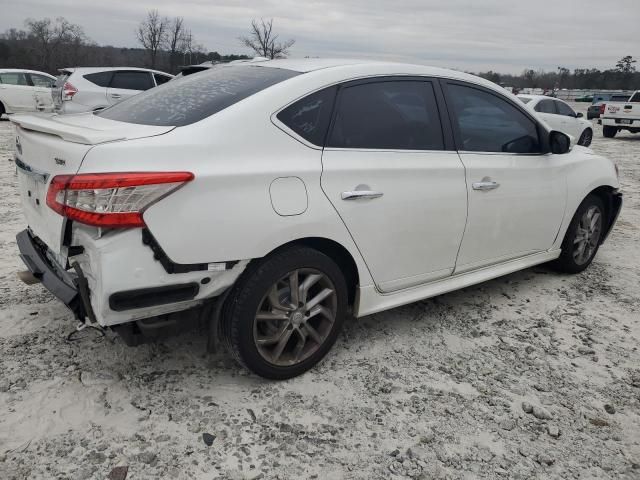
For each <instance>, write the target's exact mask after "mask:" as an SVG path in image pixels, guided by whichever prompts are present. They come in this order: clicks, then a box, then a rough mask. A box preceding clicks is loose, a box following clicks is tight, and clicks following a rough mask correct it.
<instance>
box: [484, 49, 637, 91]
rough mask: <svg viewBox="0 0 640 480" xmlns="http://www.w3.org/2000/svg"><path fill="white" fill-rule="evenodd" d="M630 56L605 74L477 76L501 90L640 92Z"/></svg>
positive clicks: (568, 72) (590, 71) (586, 71)
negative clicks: (505, 87) (504, 88)
mask: <svg viewBox="0 0 640 480" xmlns="http://www.w3.org/2000/svg"><path fill="white" fill-rule="evenodd" d="M635 64H636V60H634V59H633V57H632V56H630V55H627V56H624V57H622V58H621V59H620V60H618V62H617V63H616V65H615V66H614V67H612V68H609V69H607V70H599V69H597V68H576V69H574V70H573V71H571V70H569V69H568V68H565V67H558V68H557V69H556V71H551V72H549V71H544V70H533V69H525V70H524V71H523V72H522V73H521V74H520V75H510V74H501V73H497V72H493V71H491V70H489V71H488V72H481V73H479V74H478V75H479V76H481V77H483V78H486V79H487V80H491V81H492V82H494V83H498V84H500V85H503V86H510V87H515V88H518V89H521V88H542V89H545V90H558V89H563V88H566V89H570V90H571V89H578V90H596V89H598V90H640V72H638V71H637V70H636V66H635Z"/></svg>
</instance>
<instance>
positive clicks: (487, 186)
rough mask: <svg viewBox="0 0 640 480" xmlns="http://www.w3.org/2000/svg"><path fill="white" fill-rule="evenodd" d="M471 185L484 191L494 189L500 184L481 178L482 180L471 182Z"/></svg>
mask: <svg viewBox="0 0 640 480" xmlns="http://www.w3.org/2000/svg"><path fill="white" fill-rule="evenodd" d="M471 186H472V187H473V189H474V190H482V191H486V190H495V189H496V188H498V187H499V186H500V184H499V183H498V182H493V181H486V180H483V181H482V182H475V183H473V184H471Z"/></svg>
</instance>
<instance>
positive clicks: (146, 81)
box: [109, 70, 155, 90]
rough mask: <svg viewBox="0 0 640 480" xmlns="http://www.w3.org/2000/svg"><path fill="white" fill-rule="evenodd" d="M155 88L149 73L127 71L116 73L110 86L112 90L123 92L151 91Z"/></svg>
mask: <svg viewBox="0 0 640 480" xmlns="http://www.w3.org/2000/svg"><path fill="white" fill-rule="evenodd" d="M154 86H155V85H154V84H153V80H152V79H151V74H150V73H149V72H138V71H125V70H122V71H117V72H115V73H114V74H113V79H112V80H111V84H109V87H111V88H120V89H122V90H149V89H150V88H153V87H154Z"/></svg>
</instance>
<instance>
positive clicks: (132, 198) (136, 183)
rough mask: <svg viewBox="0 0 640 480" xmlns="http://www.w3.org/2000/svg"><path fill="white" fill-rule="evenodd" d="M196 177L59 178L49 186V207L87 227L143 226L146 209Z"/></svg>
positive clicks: (153, 174) (97, 175)
mask: <svg viewBox="0 0 640 480" xmlns="http://www.w3.org/2000/svg"><path fill="white" fill-rule="evenodd" d="M193 178H194V177H193V173H190V172H147V173H137V172H136V173H83V174H79V175H57V176H55V177H53V179H52V180H51V183H50V184H49V190H48V191H47V205H48V206H49V207H50V208H51V209H53V210H54V211H55V212H57V213H59V214H60V215H62V216H64V217H67V218H69V219H71V220H75V221H77V222H80V223H84V224H86V225H93V226H96V227H104V228H129V227H143V226H144V220H143V218H142V214H143V212H144V210H145V209H146V208H147V207H149V206H150V205H151V204H153V203H155V202H157V201H158V200H160V199H161V198H164V197H166V196H167V195H169V194H170V193H173V192H174V191H176V190H177V189H178V188H180V187H181V186H183V185H184V184H185V183H187V182H190V181H191V180H193Z"/></svg>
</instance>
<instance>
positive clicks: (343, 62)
mask: <svg viewBox="0 0 640 480" xmlns="http://www.w3.org/2000/svg"><path fill="white" fill-rule="evenodd" d="M222 65H229V64H222ZM240 65H242V64H240ZM244 65H247V66H251V67H258V68H282V69H286V70H292V71H295V72H299V73H321V72H325V73H330V72H331V73H332V74H333V75H332V76H335V77H336V79H338V77H343V78H344V79H345V80H346V79H348V78H358V77H366V76H382V75H384V76H393V75H398V76H404V75H416V76H426V77H440V78H448V79H452V80H461V81H465V82H469V83H475V84H477V85H482V86H485V87H488V88H490V89H492V90H497V91H499V92H501V93H503V94H507V95H512V94H510V93H509V92H508V91H507V90H505V89H504V88H502V87H501V86H499V85H497V84H495V83H493V82H490V81H489V80H485V79H484V78H481V77H478V76H475V75H471V74H468V73H464V72H460V71H457V70H450V69H446V68H439V67H431V66H427V65H419V64H412V63H399V62H388V61H380V60H366V59H345V58H300V59H294V58H287V59H282V60H268V61H261V62H253V63H251V62H248V63H245V64H244Z"/></svg>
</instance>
